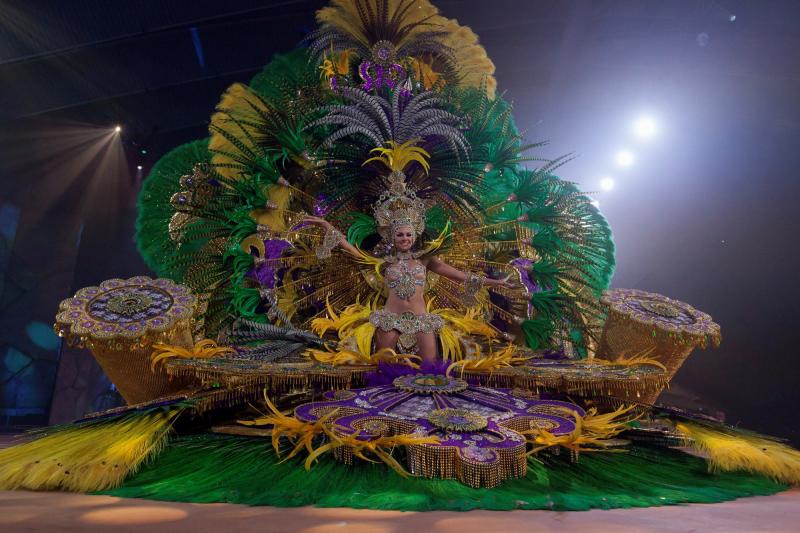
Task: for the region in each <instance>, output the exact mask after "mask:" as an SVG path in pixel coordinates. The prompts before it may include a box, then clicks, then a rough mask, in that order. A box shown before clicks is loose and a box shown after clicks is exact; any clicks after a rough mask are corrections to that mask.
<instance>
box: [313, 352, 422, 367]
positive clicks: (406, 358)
mask: <svg viewBox="0 0 800 533" xmlns="http://www.w3.org/2000/svg"><path fill="white" fill-rule="evenodd" d="M303 355H305V356H306V357H310V358H311V359H313V360H315V361H319V362H320V363H325V364H328V365H333V366H338V365H347V366H354V365H377V364H378V363H380V362H384V363H393V364H402V365H406V366H409V367H411V368H419V363H420V362H421V361H422V358H421V357H420V356H418V355H416V354H398V353H397V352H395V351H394V350H392V349H391V348H382V349H380V350H377V351H376V352H375V353H372V354H370V353H367V354H364V353H361V352H354V351H352V350H337V351H325V350H317V349H314V348H310V349H308V350H306V351H305V352H303Z"/></svg>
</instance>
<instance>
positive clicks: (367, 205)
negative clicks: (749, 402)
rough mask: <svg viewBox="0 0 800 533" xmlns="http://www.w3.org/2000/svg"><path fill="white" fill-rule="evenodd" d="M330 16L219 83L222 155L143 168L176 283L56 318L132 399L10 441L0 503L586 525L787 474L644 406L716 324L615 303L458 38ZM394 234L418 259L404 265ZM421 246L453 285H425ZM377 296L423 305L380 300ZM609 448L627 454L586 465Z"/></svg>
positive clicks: (151, 218) (142, 243) (765, 445)
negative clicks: (117, 499)
mask: <svg viewBox="0 0 800 533" xmlns="http://www.w3.org/2000/svg"><path fill="white" fill-rule="evenodd" d="M317 20H318V22H319V23H320V28H319V29H318V30H317V31H315V32H313V33H312V34H311V35H310V36H309V37H308V39H307V40H306V42H305V45H306V47H304V48H299V49H298V50H296V51H294V52H291V53H290V54H288V55H285V56H277V57H275V58H274V59H273V60H272V62H271V63H270V64H269V65H267V67H266V68H265V69H264V71H263V72H262V73H261V74H259V75H257V76H256V77H255V78H254V79H253V80H252V81H251V83H250V85H243V84H234V85H233V86H231V87H230V88H229V89H228V90H227V91H226V92H225V94H224V95H223V96H222V99H221V101H220V103H219V105H218V106H217V110H216V113H215V114H214V115H213V116H212V119H211V125H210V133H211V136H210V138H209V139H203V140H198V141H195V142H193V143H189V144H187V145H184V146H181V147H178V148H176V149H175V150H173V151H172V152H170V153H169V154H167V155H165V156H164V157H163V158H162V159H161V160H160V161H159V162H158V163H157V164H156V166H155V167H154V168H153V170H152V172H151V174H150V176H149V177H148V179H147V181H146V182H145V184H144V186H143V189H142V192H141V196H140V203H139V210H140V215H139V220H138V227H137V243H138V245H139V248H140V251H141V253H142V255H143V256H144V258H145V259H146V261H147V262H148V264H149V265H150V266H151V267H152V268H153V270H155V272H156V273H157V274H158V276H159V277H160V278H163V279H150V278H147V277H136V278H131V279H129V280H109V281H107V282H104V283H102V284H101V285H100V286H99V287H88V288H86V289H82V290H81V291H79V292H78V293H77V294H76V295H75V296H74V297H73V298H70V299H67V300H65V301H64V302H62V305H61V308H60V309H59V313H58V315H57V318H56V331H57V332H58V333H59V334H60V335H62V336H63V337H65V338H66V340H67V341H68V342H76V343H81V344H83V345H85V346H87V347H88V348H91V349H92V351H93V353H94V355H95V356H96V358H97V360H98V362H99V363H100V364H101V366H103V368H104V369H105V371H106V373H107V374H108V375H109V377H110V378H111V379H112V380H113V381H114V383H115V384H116V385H117V387H118V389H119V390H120V392H121V394H122V395H123V397H124V398H125V399H126V401H127V402H128V403H129V404H130V405H129V406H127V407H123V408H119V409H117V410H114V411H111V412H106V413H99V414H97V415H92V416H90V417H89V418H87V419H85V420H82V421H78V422H76V423H75V424H74V425H72V426H68V427H62V428H55V429H52V430H48V431H47V432H46V433H45V434H44V435H43V436H41V438H39V439H37V440H34V441H32V442H29V443H26V444H22V445H19V446H16V447H12V448H9V449H7V450H3V451H0V488H29V489H65V490H77V491H97V490H103V489H109V490H112V492H113V493H115V494H119V495H129V496H140V497H151V498H162V499H188V500H191V501H235V502H243V503H252V504H272V505H298V504H308V503H316V504H320V505H351V506H373V507H382V508H400V509H431V508H440V509H441V508H457V509H466V508H475V507H483V508H502V509H506V508H520V507H521V508H551V509H552V508H555V509H584V508H588V507H602V506H604V507H614V506H632V505H637V506H640V505H661V504H665V503H678V502H687V501H706V502H713V501H721V500H725V499H730V498H734V497H738V496H743V495H750V494H768V493H772V492H775V491H777V490H781V489H782V488H783V487H785V485H786V484H797V483H798V482H800V454H799V453H798V452H797V451H795V450H793V449H791V448H789V447H787V446H785V445H783V444H780V443H778V442H776V441H774V440H772V439H769V438H767V437H762V436H757V435H752V434H746V433H744V432H741V431H736V430H733V429H732V428H728V427H725V426H723V425H721V424H719V423H717V422H715V421H712V420H708V419H698V418H696V417H690V416H688V415H687V414H686V413H679V412H676V411H675V410H671V409H668V408H663V407H654V405H653V404H654V403H655V401H656V399H657V397H658V395H659V393H660V392H661V390H662V389H663V388H664V387H665V386H666V385H667V383H668V382H669V380H670V379H671V378H672V376H673V375H674V373H675V372H676V371H677V369H678V368H679V366H680V365H681V363H682V362H683V360H685V358H686V357H688V355H689V354H690V353H691V351H692V350H693V349H694V348H695V347H697V346H701V347H705V346H706V345H707V344H709V343H711V344H716V343H718V342H719V340H720V335H719V326H717V325H716V324H715V323H714V322H713V321H711V318H710V317H709V316H708V315H706V314H704V313H702V312H699V311H697V310H695V309H693V308H692V307H691V306H688V305H687V304H684V303H682V302H678V301H675V300H671V299H669V298H665V297H663V296H659V295H655V294H651V293H645V292H642V291H635V290H621V289H617V290H608V284H609V280H610V278H611V275H612V273H613V268H614V255H613V244H612V241H611V234H610V230H609V228H608V225H607V224H606V222H605V220H604V219H603V217H602V216H601V215H600V213H599V212H598V211H597V209H596V208H595V207H594V206H593V205H592V204H591V202H590V201H589V199H588V198H587V197H586V196H584V195H583V194H581V193H580V191H578V190H577V188H576V187H575V186H574V185H573V184H571V183H568V182H565V181H563V180H561V179H559V178H558V177H556V176H555V175H554V174H553V172H554V171H555V170H556V168H557V167H558V166H559V165H560V164H561V163H562V162H563V160H556V161H543V163H542V165H541V166H540V167H538V168H535V169H529V168H526V167H524V166H523V165H522V164H523V163H524V162H525V161H535V160H536V159H535V158H526V157H524V156H523V152H525V151H526V150H530V149H533V148H536V147H537V146H539V145H530V144H524V143H523V141H522V139H521V136H520V135H519V134H518V133H517V130H516V128H515V126H514V123H513V119H512V117H511V108H510V106H509V104H507V103H506V102H505V101H504V100H503V98H501V97H499V96H497V95H496V94H495V85H496V83H495V80H494V78H493V77H492V74H493V71H494V66H493V65H492V63H491V61H490V60H489V58H488V57H487V56H486V53H485V51H484V50H483V48H482V47H481V46H480V45H479V44H478V41H477V37H476V36H475V34H474V33H472V31H471V30H470V29H469V28H466V27H463V26H460V25H459V24H458V23H457V22H456V21H454V20H449V19H446V18H445V17H443V16H441V15H439V13H438V11H437V10H436V8H434V7H433V6H432V5H431V4H430V3H429V2H428V1H427V0H333V2H332V5H331V6H330V7H326V8H324V9H322V10H320V11H319V12H318V13H317ZM387 168H388V169H389V172H388V175H387ZM387 188H388V190H387ZM311 215H313V216H315V217H324V218H325V220H330V221H332V222H333V223H335V224H336V226H338V227H340V228H347V229H346V231H345V232H343V233H340V232H338V231H337V230H334V229H331V230H330V231H323V230H322V229H321V228H320V227H319V225H315V224H309V223H308V222H305V223H304V221H307V220H308V218H309V216H311ZM407 226H410V227H411V228H413V233H414V237H415V240H416V239H419V241H420V242H422V243H423V244H421V246H420V247H419V249H416V250H413V251H409V252H402V253H397V252H395V251H392V250H391V249H390V248H389V245H390V244H391V242H392V241H391V238H392V237H391V236H392V233H393V229H397V228H398V227H407ZM339 247H343V248H347V249H348V250H349V252H348V253H342V252H341V251H340V249H339ZM353 251H355V253H352V252H353ZM433 256H435V261H437V262H439V261H440V262H441V263H443V264H446V265H449V266H451V267H452V268H453V269H454V270H455V271H457V272H460V274H459V276H456V277H462V276H463V278H464V279H463V282H462V283H458V282H457V281H456V280H454V279H451V278H452V277H454V276H450V277H448V276H446V275H439V274H437V273H436V272H432V271H431V270H430V269H426V267H425V266H426V265H428V266H430V265H431V264H432V263H431V261H434V257H433ZM436 264H438V263H436ZM440 270H441V269H440ZM508 277H511V278H513V279H514V280H517V281H518V283H517V284H515V286H508V285H505V284H500V283H497V282H496V281H497V280H500V279H507V278H508ZM492 280H494V281H493V282H492ZM490 282H491V283H490ZM487 284H490V286H487ZM387 289H388V291H393V294H394V296H395V297H396V298H397V299H399V300H402V301H408V300H409V299H411V298H415V297H416V295H419V294H422V298H424V300H423V301H424V306H425V309H424V310H416V311H404V312H402V313H397V312H396V309H386V308H385V303H386V301H387V296H388V295H389V294H390V293H389V292H386V291H387ZM378 329H380V330H381V331H391V330H396V331H398V332H399V333H400V339H399V342H398V345H397V347H396V348H397V349H396V350H376V349H374V346H375V343H374V341H375V336H376V330H378ZM420 332H422V333H433V332H436V335H437V343H438V350H439V353H440V355H441V362H442V363H441V368H438V369H437V368H425V369H424V371H421V370H420V369H419V366H420V365H419V357H418V356H417V355H416V354H414V353H413V352H414V351H415V346H414V345H415V344H416V336H417V334H419V333H420ZM259 400H263V402H264V404H265V405H266V408H265V409H262V410H261V411H248V406H251V405H254V404H255V403H256V402H257V401H259ZM288 408H293V411H292V412H291V414H289V415H287V414H286V413H285V410H286V409H288ZM264 411H265V412H266V414H265V412H264ZM259 413H260V414H259ZM198 414H202V415H203V416H197V415H198ZM265 435H266V436H269V437H270V439H271V443H272V449H274V452H273V450H272V449H271V448H270V447H269V446H268V445H267V444H266V443H265V441H264V440H263V437H264V436H265ZM677 445H689V446H691V447H693V448H695V449H696V450H699V451H702V452H703V453H704V454H705V455H706V457H707V460H708V463H709V465H710V467H711V469H712V472H711V473H709V472H706V471H705V467H704V466H703V468H699V466H701V465H703V462H702V461H701V460H700V459H698V458H696V457H691V456H688V455H686V454H683V453H680V452H678V451H675V450H673V449H671V448H672V447H674V446H677ZM559 449H565V450H567V451H568V452H569V453H567V454H560V455H559V454H558V453H557V452H558V450H559ZM608 450H616V451H621V452H623V453H614V454H603V453H595V454H587V453H584V452H604V451H608ZM326 452H332V453H331V455H332V456H333V458H335V459H336V461H334V460H331V459H330V458H328V457H327V456H325V453H326ZM303 453H306V458H305V463H304V464H305V469H303V462H302V461H301V462H300V463H299V464H298V462H297V460H296V459H294V458H296V457H297V456H300V455H301V454H303ZM278 457H283V458H289V459H293V460H291V461H286V462H280V461H279V460H278ZM364 459H366V460H367V461H379V462H383V463H385V464H386V465H388V466H389V467H391V468H392V469H393V470H395V471H396V472H398V473H399V474H400V476H394V477H387V476H385V475H384V473H383V469H384V468H385V467H384V466H383V465H377V466H373V465H356V464H353V463H356V462H358V461H357V460H364ZM146 460H147V461H149V462H150V465H149V466H147V467H145V470H144V471H143V472H141V473H139V474H136V470H137V469H138V468H139V467H140V466H141V465H142V464H143V463H144V462H145V461H146ZM340 463H344V465H342V464H340ZM345 465H352V466H345ZM349 469H351V470H349ZM351 472H352V473H351ZM402 476H406V477H408V476H410V478H409V479H403V477H402ZM420 477H422V478H441V480H438V481H432V480H426V479H418V478H420ZM447 480H454V481H447ZM461 484H464V485H466V486H468V487H484V488H489V489H490V490H491V491H492V492H491V496H490V497H488V498H484V497H483V496H484V494H485V492H484V491H476V490H475V489H474V488H467V487H465V486H463V485H461ZM604 484H608V485H613V486H614V491H613V494H612V491H606V490H605V485H604ZM389 486H391V487H393V488H398V490H396V491H390V492H391V494H392V495H393V496H392V498H391V501H387V500H386V499H383V500H380V498H379V496H378V495H380V494H382V493H386V492H387V489H388V488H389ZM432 487H433V488H432ZM356 488H357V489H358V492H359V493H360V494H362V496H358V499H357V500H356V499H354V498H353V496H352V494H348V493H347V491H348V490H351V489H352V490H356ZM486 490H488V489H486ZM400 492H402V493H403V494H405V495H408V498H406V499H404V498H400V497H398V494H399V493H400ZM365 493H366V494H368V495H369V496H367V497H364V496H363V494H365ZM287 494H294V495H295V496H292V497H288V496H286V495H287ZM442 495H444V496H442ZM429 501H430V502H432V503H421V502H429ZM453 502H456V503H453Z"/></svg>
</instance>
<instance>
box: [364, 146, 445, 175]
mask: <svg viewBox="0 0 800 533" xmlns="http://www.w3.org/2000/svg"><path fill="white" fill-rule="evenodd" d="M417 142H419V139H411V140H410V141H406V142H404V143H403V144H398V143H397V142H396V141H386V144H388V145H389V147H388V148H383V147H381V146H379V147H377V148H373V149H372V150H370V151H369V152H370V153H374V152H377V153H378V155H376V156H375V157H370V158H369V159H367V160H366V161H364V163H362V166H363V165H366V164H367V163H369V162H371V161H378V162H380V163H383V164H384V165H386V166H387V167H388V168H389V170H393V171H398V172H401V171H402V170H403V169H404V168H405V167H406V165H408V164H409V163H411V162H412V161H416V162H418V163H419V164H420V165H422V170H424V171H425V173H426V174H427V173H428V170H430V168H431V166H430V164H429V163H428V159H430V157H431V154H429V153H428V152H426V151H425V150H423V149H422V148H420V147H419V146H414V145H415V144H416V143H417Z"/></svg>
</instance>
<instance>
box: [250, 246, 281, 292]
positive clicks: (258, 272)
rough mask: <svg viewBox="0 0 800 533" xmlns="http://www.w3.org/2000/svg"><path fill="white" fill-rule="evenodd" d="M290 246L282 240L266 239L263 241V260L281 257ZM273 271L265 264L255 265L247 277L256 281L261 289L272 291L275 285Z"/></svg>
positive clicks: (272, 268) (271, 267) (273, 269)
mask: <svg viewBox="0 0 800 533" xmlns="http://www.w3.org/2000/svg"><path fill="white" fill-rule="evenodd" d="M289 246H290V244H289V243H288V242H287V241H284V240H283V239H267V240H265V241H264V252H265V255H264V259H277V258H278V257H280V256H281V254H282V253H283V252H284V250H286V249H287V248H289ZM276 271H277V269H275V268H274V267H273V266H269V265H268V264H267V263H263V264H260V265H256V266H255V267H253V269H252V270H250V272H249V273H248V276H249V277H250V278H252V279H255V280H256V281H258V284H259V285H261V286H262V287H267V288H269V289H274V288H275V285H276V284H277V280H276V279H275V272H276Z"/></svg>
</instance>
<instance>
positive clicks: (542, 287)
mask: <svg viewBox="0 0 800 533" xmlns="http://www.w3.org/2000/svg"><path fill="white" fill-rule="evenodd" d="M317 21H318V22H319V23H320V27H319V29H318V30H316V31H315V32H313V33H311V34H310V35H309V36H308V38H307V39H306V40H305V41H304V42H303V46H302V47H300V48H298V49H296V50H295V51H292V52H290V53H288V54H286V55H278V56H275V57H274V58H273V59H272V61H271V62H270V63H269V64H268V65H267V66H266V67H265V69H264V70H263V71H262V72H261V73H260V74H258V75H257V76H256V77H255V78H253V79H252V80H251V81H250V83H249V84H248V85H244V84H234V85H232V86H231V87H230V88H228V90H227V91H226V92H225V93H224V94H223V95H222V97H221V99H220V102H219V104H218V105H217V108H216V112H215V113H214V114H213V116H212V119H211V123H210V126H209V133H210V137H209V138H208V139H204V140H198V141H195V142H192V143H189V144H186V145H184V146H181V147H179V148H176V149H175V150H173V151H172V152H170V153H168V154H166V155H165V156H164V157H163V158H162V159H161V160H160V161H159V162H158V163H157V164H156V165H155V166H154V168H153V170H152V172H151V173H150V175H149V176H148V178H147V179H146V181H145V184H144V186H143V188H142V192H141V195H140V198H139V219H138V224H137V233H136V240H137V243H138V246H139V249H140V251H141V253H142V255H143V256H144V258H145V260H146V261H147V263H148V265H149V266H150V267H151V268H153V270H155V271H156V273H157V274H158V275H160V276H166V277H169V278H172V279H174V280H176V281H179V282H181V283H185V284H187V285H189V286H191V287H192V288H193V290H194V291H195V292H196V293H197V294H199V295H201V297H202V299H203V301H204V303H205V305H206V306H207V307H206V308H205V312H204V314H203V319H204V320H201V321H200V322H199V323H198V328H200V329H202V330H203V331H202V333H203V334H205V335H209V336H213V335H217V334H218V333H220V332H222V331H226V330H229V328H230V326H231V324H233V323H234V321H236V320H237V319H245V320H249V321H254V322H261V323H263V322H272V323H275V324H281V323H284V324H282V325H283V326H287V325H289V326H292V327H295V326H297V327H305V326H307V325H308V324H310V321H311V320H312V319H313V318H315V317H318V316H321V315H323V314H325V313H326V312H327V311H326V310H327V309H330V308H339V309H341V308H345V307H346V306H348V305H350V304H352V303H355V302H357V301H360V302H362V303H364V302H367V301H369V300H370V299H373V300H374V299H375V298H380V291H379V289H380V287H379V283H378V282H377V281H376V280H375V279H374V274H373V273H372V271H373V270H374V269H372V268H371V267H370V266H369V265H363V264H360V265H359V264H357V263H356V262H353V261H342V260H327V261H326V260H324V259H319V258H317V257H316V256H315V254H314V251H313V249H314V247H315V245H317V244H319V242H321V239H322V234H321V233H320V232H319V231H318V230H317V229H315V228H311V227H303V226H302V225H298V222H300V221H301V220H302V218H303V217H304V216H305V215H306V214H314V215H317V216H324V217H325V218H326V219H328V220H329V221H331V222H332V223H334V224H335V225H336V226H337V227H339V228H340V229H341V230H342V231H344V232H345V233H346V234H347V236H348V239H349V240H350V241H351V242H353V243H354V244H356V245H358V246H359V247H361V248H362V249H363V250H365V251H367V252H371V253H375V254H378V253H379V251H380V250H379V249H380V246H381V243H380V236H379V235H378V232H377V228H376V224H375V220H374V219H373V217H372V205H373V204H374V202H375V201H376V200H377V199H378V198H379V196H380V194H381V193H382V192H383V190H384V189H385V188H386V182H385V180H384V179H383V178H384V177H385V175H386V174H387V164H386V162H385V161H382V158H381V157H376V153H377V152H376V150H377V151H378V152H380V151H383V152H384V153H386V151H387V150H388V151H391V150H394V149H397V150H401V149H402V147H406V148H408V147H414V149H415V150H418V151H417V153H425V154H426V158H425V159H424V160H422V161H421V160H415V159H414V158H410V159H409V160H408V162H407V164H405V166H404V167H403V169H402V170H403V172H404V175H405V176H406V178H407V182H408V185H409V186H410V187H411V188H412V189H413V190H414V191H415V192H416V194H417V196H418V197H419V198H420V199H422V200H423V201H424V202H425V205H426V208H427V210H428V213H427V228H426V232H425V234H424V235H423V236H422V239H423V240H425V241H428V242H436V243H437V251H436V253H438V254H439V257H441V258H442V260H444V261H446V262H447V263H449V264H452V265H453V266H455V267H457V268H460V269H463V270H470V271H483V272H484V273H485V274H486V275H489V276H493V277H500V276H503V275H508V274H513V275H515V276H517V277H518V279H520V281H521V282H522V285H523V286H524V287H525V290H524V291H505V292H504V291H502V290H498V291H494V292H491V293H489V294H488V295H487V298H485V299H484V304H483V307H482V309H481V312H482V313H483V316H484V317H485V319H486V321H487V322H490V323H491V324H492V325H493V326H495V327H497V328H498V329H501V330H504V331H506V332H507V333H508V334H509V335H513V336H515V337H516V338H517V339H518V342H520V343H525V344H527V345H528V346H529V347H531V348H534V349H539V350H563V349H566V350H569V351H570V352H571V353H574V354H576V355H577V356H583V355H585V354H586V353H587V351H589V350H591V348H592V347H593V344H594V342H595V341H596V338H597V334H598V327H599V324H600V322H601V320H602V309H601V307H600V305H599V296H600V294H601V293H602V291H603V290H605V289H606V288H607V287H608V284H609V281H610V278H611V276H612V273H613V269H614V250H613V244H612V241H611V232H610V230H609V227H608V225H607V223H606V221H605V220H604V218H603V217H602V215H601V214H600V213H599V212H598V210H597V209H596V208H595V207H594V206H593V205H592V204H591V202H590V200H589V198H587V197H586V196H585V195H584V194H582V193H581V192H580V191H579V190H578V189H577V187H576V186H575V185H574V184H572V183H569V182H566V181H563V180H561V179H559V178H558V177H557V176H556V175H555V172H556V170H557V168H558V167H559V166H560V165H561V164H562V163H563V162H564V160H563V159H557V160H546V159H542V158H539V157H536V154H535V153H532V152H533V151H534V150H536V149H538V148H540V147H541V146H542V145H543V143H536V144H529V143H526V142H525V141H524V140H523V138H522V136H521V135H520V133H519V132H518V130H517V128H516V126H515V124H514V120H513V118H512V109H511V106H510V104H509V103H508V102H507V101H505V100H504V99H503V98H502V97H500V96H497V95H496V94H495V85H496V82H495V80H494V78H493V77H492V74H493V72H494V65H493V64H492V62H491V61H490V60H489V58H488V56H487V55H486V52H485V50H484V49H483V48H482V47H481V46H480V45H479V44H478V40H477V37H476V36H475V34H474V33H473V32H472V31H471V30H470V29H469V28H466V27H463V26H460V25H459V24H458V23H457V22H456V21H454V20H450V19H447V18H445V17H443V16H441V15H440V14H439V13H438V10H437V9H436V8H435V7H433V6H432V5H431V4H430V3H429V2H428V1H427V0H383V1H374V0H371V1H368V0H334V1H333V2H332V4H331V6H330V7H326V8H324V9H322V10H320V11H319V12H318V13H317ZM420 151H421V152H420ZM430 286H431V288H430V291H429V294H428V298H429V303H430V305H431V306H433V307H437V308H456V309H459V308H463V305H464V304H463V302H461V300H460V298H459V297H458V288H457V287H455V285H454V284H452V283H451V282H449V280H446V279H444V278H441V279H438V280H432V282H431V283H430ZM285 323H290V324H285ZM198 333H200V332H198Z"/></svg>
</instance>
